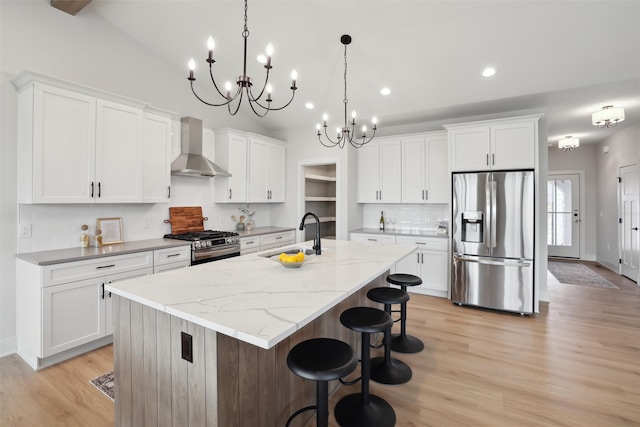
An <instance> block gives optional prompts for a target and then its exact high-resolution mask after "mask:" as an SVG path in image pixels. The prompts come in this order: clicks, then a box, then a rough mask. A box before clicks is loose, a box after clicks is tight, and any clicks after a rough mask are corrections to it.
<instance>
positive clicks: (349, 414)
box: [335, 332, 396, 427]
mask: <svg viewBox="0 0 640 427" xmlns="http://www.w3.org/2000/svg"><path fill="white" fill-rule="evenodd" d="M361 335H362V340H361V343H362V392H361V393H356V394H350V395H348V396H345V397H343V398H342V399H340V401H339V402H338V404H337V405H336V409H335V415H336V421H338V424H339V425H341V426H349V427H372V426H376V427H393V426H395V424H396V413H395V411H394V410H393V408H392V407H391V405H390V404H389V403H387V401H385V400H384V399H382V398H380V397H378V396H376V395H372V394H370V393H369V379H370V372H369V371H370V369H371V350H370V347H369V345H370V344H371V337H370V334H369V333H366V332H362V333H361Z"/></svg>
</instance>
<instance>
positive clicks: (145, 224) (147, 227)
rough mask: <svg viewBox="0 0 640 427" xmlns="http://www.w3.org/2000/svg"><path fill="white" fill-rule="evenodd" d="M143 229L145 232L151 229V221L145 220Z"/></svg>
mask: <svg viewBox="0 0 640 427" xmlns="http://www.w3.org/2000/svg"><path fill="white" fill-rule="evenodd" d="M142 228H144V229H145V230H148V229H150V228H151V221H149V218H145V219H144V220H143V221H142Z"/></svg>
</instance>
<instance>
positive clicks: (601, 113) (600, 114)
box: [591, 105, 624, 128]
mask: <svg viewBox="0 0 640 427" xmlns="http://www.w3.org/2000/svg"><path fill="white" fill-rule="evenodd" d="M623 120H624V108H622V107H616V108H614V107H613V105H605V106H604V107H602V110H598V111H596V112H595V113H593V114H592V115H591V123H593V125H594V126H598V127H599V128H603V127H605V126H606V127H608V128H611V127H614V126H615V125H617V124H618V123H619V122H621V121H623Z"/></svg>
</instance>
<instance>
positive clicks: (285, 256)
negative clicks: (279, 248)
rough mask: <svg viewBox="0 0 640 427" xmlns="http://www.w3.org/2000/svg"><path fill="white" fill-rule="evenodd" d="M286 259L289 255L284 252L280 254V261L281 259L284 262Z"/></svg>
mask: <svg viewBox="0 0 640 427" xmlns="http://www.w3.org/2000/svg"><path fill="white" fill-rule="evenodd" d="M285 258H287V254H285V253H284V252H282V253H281V254H280V256H279V257H278V259H279V260H280V261H284V260H285Z"/></svg>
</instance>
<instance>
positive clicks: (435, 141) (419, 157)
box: [402, 132, 449, 203]
mask: <svg viewBox="0 0 640 427" xmlns="http://www.w3.org/2000/svg"><path fill="white" fill-rule="evenodd" d="M448 202H449V168H448V144H447V133H446V132H432V133H425V134H418V135H411V136H406V137H403V138H402V203H448Z"/></svg>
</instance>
